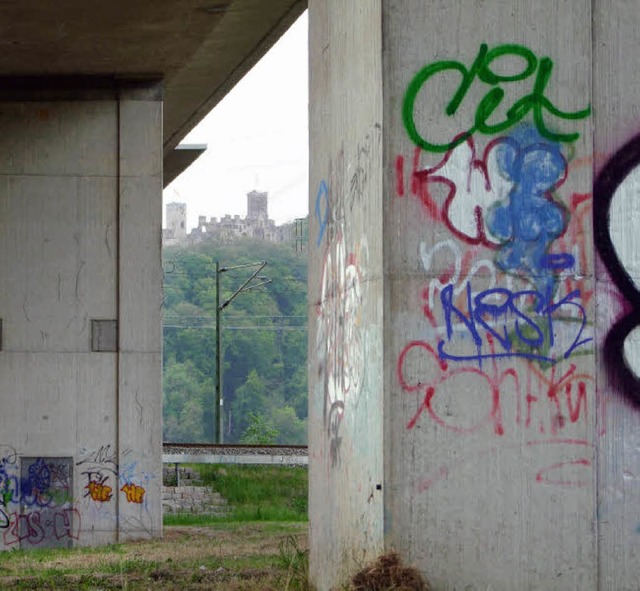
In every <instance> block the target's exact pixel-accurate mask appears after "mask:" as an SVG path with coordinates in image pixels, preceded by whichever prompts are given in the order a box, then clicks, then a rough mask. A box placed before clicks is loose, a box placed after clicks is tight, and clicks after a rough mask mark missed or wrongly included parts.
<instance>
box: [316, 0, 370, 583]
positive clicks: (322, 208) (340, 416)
mask: <svg viewBox="0 0 640 591" xmlns="http://www.w3.org/2000/svg"><path fill="white" fill-rule="evenodd" d="M309 11H310V12H309V19H310V22H311V23H312V26H311V29H310V48H311V51H310V56H311V71H310V85H311V89H310V90H311V92H310V94H311V97H312V98H311V109H310V118H309V119H310V120H309V125H310V134H311V143H310V155H311V156H310V161H311V171H310V183H311V188H310V191H311V197H310V199H311V200H310V204H309V211H310V212H311V213H310V224H309V227H310V232H309V244H310V249H309V253H310V254H309V257H310V258H309V261H310V263H309V264H310V267H309V269H310V275H309V306H310V311H309V359H310V364H309V379H310V388H311V391H310V397H311V398H310V407H309V417H310V420H309V442H310V455H311V470H310V472H309V488H310V505H309V517H310V523H311V528H310V536H311V552H312V556H311V568H312V573H313V574H312V576H313V578H314V580H315V581H316V584H317V585H319V588H328V587H326V586H324V585H328V584H332V583H333V582H335V581H337V580H340V579H342V578H344V577H345V576H346V575H347V574H348V572H350V571H352V570H353V569H354V568H355V567H356V566H357V565H358V564H360V563H361V562H362V561H366V560H368V559H371V558H373V557H375V556H376V555H377V553H378V552H379V551H381V550H382V548H383V531H382V525H383V507H382V499H383V432H382V427H383V424H382V417H383V413H382V405H383V396H382V393H383V367H382V346H383V341H382V335H383V324H382V321H383V313H382V303H383V299H382V289H383V276H382V273H383V269H382V246H383V242H382V237H383V221H382V199H383V197H382V134H381V123H382V70H381V65H380V64H381V57H382V56H381V44H380V43H381V34H380V33H381V31H380V17H381V14H380V2H377V1H372V2H348V3H345V2H341V1H340V0H332V1H327V2H324V1H323V2H311V3H310V6H309Z"/></svg>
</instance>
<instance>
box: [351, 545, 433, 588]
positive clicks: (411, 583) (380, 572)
mask: <svg viewBox="0 0 640 591" xmlns="http://www.w3.org/2000/svg"><path fill="white" fill-rule="evenodd" d="M429 589H430V587H429V585H428V583H427V582H426V581H425V580H424V578H423V577H422V575H421V574H420V572H419V571H418V570H417V569H415V568H413V567H411V566H404V565H403V564H402V560H401V559H400V556H399V555H398V554H397V553H396V552H389V553H388V554H383V555H382V556H379V557H378V558H377V559H376V560H375V562H373V563H372V564H371V565H369V566H367V567H365V568H363V569H362V570H361V571H360V572H359V573H356V575H354V577H353V579H351V585H350V587H349V590H350V591H429Z"/></svg>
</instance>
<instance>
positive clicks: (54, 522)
mask: <svg viewBox="0 0 640 591" xmlns="http://www.w3.org/2000/svg"><path fill="white" fill-rule="evenodd" d="M80 528H81V518H80V513H79V512H78V511H77V510H76V509H69V508H67V509H61V510H59V511H46V512H44V511H32V512H30V513H26V514H24V515H20V514H18V513H12V514H11V515H10V517H9V527H8V529H6V530H5V532H4V534H3V539H4V543H5V545H7V546H12V545H14V544H19V543H21V542H26V543H28V544H30V545H32V546H35V545H38V544H41V543H42V542H43V541H45V540H46V539H48V538H50V537H51V538H54V539H55V540H58V541H59V540H64V539H73V540H78V539H79V538H80Z"/></svg>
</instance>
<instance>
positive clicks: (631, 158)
mask: <svg viewBox="0 0 640 591" xmlns="http://www.w3.org/2000/svg"><path fill="white" fill-rule="evenodd" d="M638 166H640V135H637V136H635V137H634V138H633V139H631V140H630V141H628V142H627V143H626V144H625V145H624V146H622V148H620V149H619V150H618V151H617V152H616V153H615V154H614V155H613V156H612V157H611V158H610V159H609V161H608V162H607V163H606V165H605V166H604V168H603V169H602V170H601V171H600V173H599V174H598V176H597V178H596V180H595V183H594V185H593V232H594V238H595V245H596V248H597V250H598V254H599V255H600V259H601V260H602V262H603V263H604V266H605V267H606V268H607V271H608V272H609V275H610V277H611V280H612V281H613V283H614V284H615V285H616V287H617V288H618V289H619V290H620V292H621V293H622V295H623V296H624V298H625V300H627V302H629V304H630V305H631V311H630V312H629V313H627V314H625V315H624V316H623V317H622V318H620V319H619V320H617V321H616V322H615V324H614V325H613V326H612V327H611V329H610V330H609V333H608V334H607V336H606V338H605V340H604V344H603V355H604V361H605V367H606V371H607V375H608V377H609V381H610V382H611V383H612V384H614V385H615V387H616V388H617V389H619V390H620V391H621V392H622V393H623V394H624V395H625V396H626V397H627V398H628V399H629V401H630V402H632V403H633V404H634V405H636V406H638V407H640V379H639V378H638V376H636V375H635V374H634V373H633V371H632V370H631V369H630V368H629V367H628V366H627V364H626V363H625V358H624V342H625V339H626V338H627V336H628V335H629V333H630V332H631V331H632V330H633V329H634V328H635V327H636V326H640V291H638V289H637V288H636V285H635V284H634V282H633V280H632V279H631V277H630V276H629V273H628V272H627V270H626V268H625V266H624V265H623V264H622V262H621V261H620V259H619V257H618V253H617V252H616V248H615V246H614V244H613V240H612V239H611V234H610V232H609V228H610V226H609V222H610V209H611V202H612V201H613V196H614V195H615V193H616V190H617V189H618V188H619V187H620V186H621V185H622V184H623V183H624V181H625V180H626V178H627V177H628V176H629V174H631V172H632V171H633V170H634V169H635V168H637V167H638Z"/></svg>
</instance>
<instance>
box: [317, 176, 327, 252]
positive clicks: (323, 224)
mask: <svg viewBox="0 0 640 591" xmlns="http://www.w3.org/2000/svg"><path fill="white" fill-rule="evenodd" d="M323 200H324V211H321V210H320V204H321V202H322V201H323ZM316 217H317V218H318V224H319V226H320V227H319V230H318V239H317V240H316V246H320V243H321V242H322V237H323V236H324V233H325V231H326V229H327V226H328V225H329V188H328V187H327V183H326V182H325V181H322V182H321V183H320V187H319V188H318V196H317V197H316Z"/></svg>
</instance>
